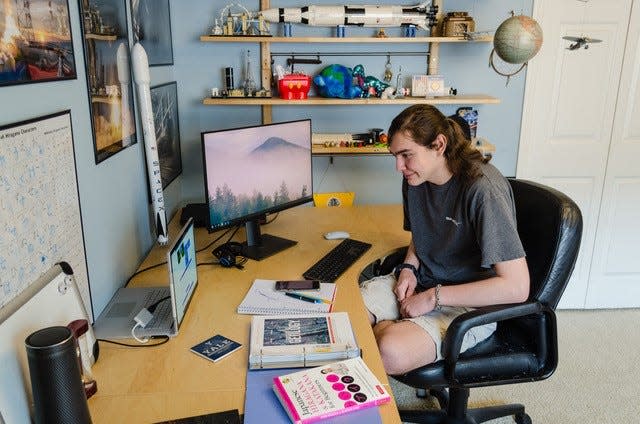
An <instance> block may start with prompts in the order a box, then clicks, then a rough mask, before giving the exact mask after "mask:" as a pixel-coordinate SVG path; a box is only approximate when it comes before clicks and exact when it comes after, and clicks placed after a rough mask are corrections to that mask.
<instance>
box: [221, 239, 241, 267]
mask: <svg viewBox="0 0 640 424" xmlns="http://www.w3.org/2000/svg"><path fill="white" fill-rule="evenodd" d="M213 256H215V257H216V258H218V263H219V264H220V265H221V266H223V267H224V268H231V267H236V268H238V269H242V268H244V267H243V266H242V264H244V263H245V262H246V261H247V259H246V258H245V257H243V256H242V244H240V243H238V242H235V241H228V242H226V243H223V244H221V245H220V246H218V247H216V248H215V249H214V250H213ZM238 257H240V258H241V259H240V260H238Z"/></svg>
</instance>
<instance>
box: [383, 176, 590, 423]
mask: <svg viewBox="0 0 640 424" xmlns="http://www.w3.org/2000/svg"><path fill="white" fill-rule="evenodd" d="M509 182H510V183H511V186H512V188H513V194H514V197H515V205H516V215H517V220H518V233H519V234H520V239H521V240H522V243H523V245H524V249H525V252H526V255H527V263H528V266H529V273H530V279H531V289H530V294H529V298H528V300H527V301H526V302H524V303H520V304H511V305H498V306H490V307H483V308H478V309H476V310H474V311H472V312H469V313H466V314H463V315H461V316H459V317H458V318H456V319H455V320H454V321H453V322H452V323H451V326H450V327H449V329H448V331H447V334H446V336H445V338H444V340H443V346H442V353H443V357H444V359H442V360H440V361H437V362H435V363H432V364H429V365H426V366H424V367H421V368H418V369H415V370H413V371H411V372H408V373H406V374H403V375H397V376H394V378H396V379H397V380H399V381H401V382H403V383H405V384H407V385H409V386H412V387H415V388H417V389H419V390H418V392H419V393H420V392H422V393H425V392H427V391H428V393H429V394H431V395H432V396H434V397H436V399H437V400H438V403H439V404H440V408H441V409H439V410H418V411H400V417H401V418H402V420H403V421H407V422H415V423H448V424H463V423H464V424H475V423H481V422H485V421H489V420H492V419H495V418H499V417H504V416H509V415H514V418H515V420H516V422H517V423H518V424H522V423H531V418H530V417H529V416H528V415H527V414H526V413H525V411H524V406H523V405H520V404H513V405H499V406H489V407H484V408H478V409H469V410H468V409H467V404H468V399H469V389H470V388H473V387H483V386H494V385H502V384H512V383H522V382H531V381H536V380H542V379H545V378H547V377H549V376H550V375H551V374H552V373H553V372H554V371H555V369H556V366H557V363H558V341H557V333H556V315H555V312H554V310H555V307H556V306H557V304H558V301H559V300H560V296H561V295H562V293H563V291H564V289H565V287H566V285H567V282H568V281H569V277H570V276H571V273H572V271H573V267H574V265H575V262H576V258H577V256H578V249H579V247H580V238H581V235H582V215H581V213H580V209H579V208H578V206H577V205H576V204H575V203H574V202H573V201H572V200H571V199H570V198H569V197H567V196H566V195H564V194H562V193H560V192H559V191H557V190H554V189H552V188H550V187H546V186H543V185H541V184H537V183H533V182H529V181H523V180H516V179H511V180H509ZM405 252H406V248H403V249H402V250H400V251H398V252H396V253H394V254H392V255H389V256H387V257H386V258H385V259H384V261H383V262H382V263H381V264H380V265H379V266H377V267H376V270H375V272H376V274H380V275H382V274H385V273H388V272H391V270H392V269H393V267H394V266H395V265H396V264H397V263H399V262H401V261H402V260H403V259H404V254H405ZM490 322H497V330H496V332H495V333H494V334H493V335H492V336H491V337H489V338H488V339H487V340H485V341H483V342H481V343H480V344H478V345H477V346H475V347H473V348H472V349H469V350H467V351H466V352H464V353H460V346H461V344H462V338H463V336H464V334H465V333H466V331H467V330H468V329H469V328H472V327H474V326H477V325H481V324H486V323H490Z"/></svg>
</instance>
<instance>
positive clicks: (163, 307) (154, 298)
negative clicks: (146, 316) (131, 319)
mask: <svg viewBox="0 0 640 424" xmlns="http://www.w3.org/2000/svg"><path fill="white" fill-rule="evenodd" d="M163 298H166V299H165V300H163V301H162V302H160V303H158V304H157V305H156V309H155V310H154V311H153V319H152V320H151V321H149V324H147V326H146V327H145V330H149V329H154V328H163V329H164V328H166V321H167V318H169V317H170V316H171V314H172V310H171V294H170V293H169V290H167V289H166V288H159V289H157V290H153V291H150V292H149V293H147V296H146V297H145V302H144V304H145V305H147V306H146V307H147V308H149V307H150V306H151V305H153V304H154V303H156V302H158V301H159V300H160V299H163Z"/></svg>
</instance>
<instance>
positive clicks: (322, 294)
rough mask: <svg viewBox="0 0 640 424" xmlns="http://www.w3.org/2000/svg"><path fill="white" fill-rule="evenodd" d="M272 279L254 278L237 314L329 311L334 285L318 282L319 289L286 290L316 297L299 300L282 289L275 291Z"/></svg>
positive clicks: (334, 291) (334, 293) (333, 295)
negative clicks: (309, 299) (315, 300)
mask: <svg viewBox="0 0 640 424" xmlns="http://www.w3.org/2000/svg"><path fill="white" fill-rule="evenodd" d="M275 285H276V282H275V281H274V280H261V279H257V280H254V282H253V284H252V285H251V287H250V288H249V291H248V292H247V294H246V295H245V297H244V299H243V300H242V302H241V303H240V305H239V306H238V313H239V314H249V315H287V314H313V313H323V312H331V309H332V307H333V301H334V299H335V296H336V285H335V284H333V283H320V290H319V291H303V292H288V293H291V294H294V295H295V294H298V293H299V294H300V295H302V296H303V297H305V298H313V299H318V301H317V302H315V303H314V302H309V301H306V300H301V299H298V298H295V297H292V296H290V295H287V294H285V292H282V291H276V289H275Z"/></svg>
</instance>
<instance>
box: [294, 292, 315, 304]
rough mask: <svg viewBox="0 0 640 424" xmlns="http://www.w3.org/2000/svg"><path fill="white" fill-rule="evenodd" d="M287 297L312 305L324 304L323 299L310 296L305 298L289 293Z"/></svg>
mask: <svg viewBox="0 0 640 424" xmlns="http://www.w3.org/2000/svg"><path fill="white" fill-rule="evenodd" d="M285 296H289V297H293V298H294V299H299V300H304V301H305V302H311V303H322V302H323V300H322V299H318V298H315V297H308V296H304V295H301V294H298V293H290V292H287V293H285Z"/></svg>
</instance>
